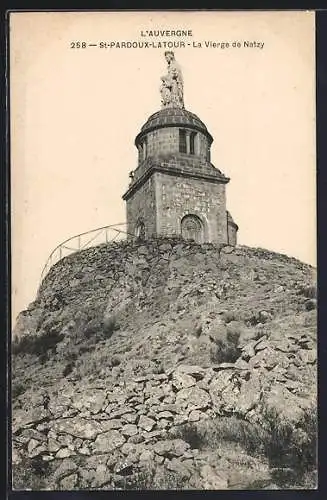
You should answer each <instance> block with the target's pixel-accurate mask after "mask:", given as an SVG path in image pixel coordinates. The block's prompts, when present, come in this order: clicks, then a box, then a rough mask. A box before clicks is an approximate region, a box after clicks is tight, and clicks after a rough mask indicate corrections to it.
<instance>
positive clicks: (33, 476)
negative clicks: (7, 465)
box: [12, 456, 51, 490]
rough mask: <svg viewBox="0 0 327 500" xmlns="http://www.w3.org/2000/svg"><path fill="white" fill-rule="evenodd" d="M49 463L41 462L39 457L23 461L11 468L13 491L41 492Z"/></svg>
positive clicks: (48, 469)
mask: <svg viewBox="0 0 327 500" xmlns="http://www.w3.org/2000/svg"><path fill="white" fill-rule="evenodd" d="M50 468H51V467H50V464H49V462H45V461H44V460H42V457H41V456H37V457H33V458H28V459H25V460H24V461H23V462H20V463H19V464H14V465H13V467H12V478H13V479H12V481H13V489H15V490H27V489H31V490H41V489H43V488H44V487H45V485H46V477H48V476H49V472H50Z"/></svg>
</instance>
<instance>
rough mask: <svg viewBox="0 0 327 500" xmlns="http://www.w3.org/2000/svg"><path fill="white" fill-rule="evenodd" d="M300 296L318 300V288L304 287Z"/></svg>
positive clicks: (300, 290) (301, 288)
mask: <svg viewBox="0 0 327 500" xmlns="http://www.w3.org/2000/svg"><path fill="white" fill-rule="evenodd" d="M298 293H299V294H300V295H303V296H304V297H306V298H307V299H316V298H317V287H316V286H313V285H308V286H302V287H300V289H299V292H298Z"/></svg>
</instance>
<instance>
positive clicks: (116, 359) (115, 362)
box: [111, 356, 121, 366]
mask: <svg viewBox="0 0 327 500" xmlns="http://www.w3.org/2000/svg"><path fill="white" fill-rule="evenodd" d="M120 363H121V359H120V357H119V356H113V357H112V358H111V366H119V365H120Z"/></svg>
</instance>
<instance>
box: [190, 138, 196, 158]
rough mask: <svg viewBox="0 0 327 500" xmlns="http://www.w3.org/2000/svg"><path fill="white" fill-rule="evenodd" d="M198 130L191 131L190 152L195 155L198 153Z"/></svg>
mask: <svg viewBox="0 0 327 500" xmlns="http://www.w3.org/2000/svg"><path fill="white" fill-rule="evenodd" d="M196 135H197V134H196V132H191V133H190V154H191V155H195V154H196Z"/></svg>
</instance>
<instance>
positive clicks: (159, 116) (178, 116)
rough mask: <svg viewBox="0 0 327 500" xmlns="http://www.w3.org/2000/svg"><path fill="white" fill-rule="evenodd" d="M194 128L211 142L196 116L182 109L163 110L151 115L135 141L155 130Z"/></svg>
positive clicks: (203, 125) (205, 129)
mask: <svg viewBox="0 0 327 500" xmlns="http://www.w3.org/2000/svg"><path fill="white" fill-rule="evenodd" d="M180 125H184V126H185V127H190V128H194V129H196V130H199V131H201V132H203V133H205V134H206V135H207V136H209V138H210V139H211V140H212V137H211V135H210V134H209V132H208V130H207V127H206V126H205V124H204V123H203V122H202V121H201V120H200V118H199V117H198V116H196V115H195V114H194V113H191V112H190V111H187V110H186V109H182V108H164V109H161V110H160V111H157V112H156V113H154V114H153V115H151V116H150V117H149V118H148V120H147V122H146V123H145V124H144V125H143V127H142V128H141V132H140V133H139V134H138V136H137V138H136V140H137V139H138V138H139V137H141V136H143V135H144V134H146V133H147V132H150V131H151V130H154V129H156V128H162V127H171V126H180Z"/></svg>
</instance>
